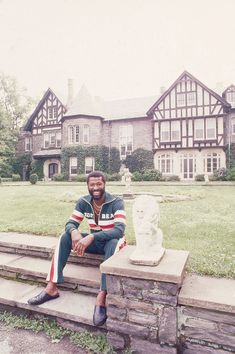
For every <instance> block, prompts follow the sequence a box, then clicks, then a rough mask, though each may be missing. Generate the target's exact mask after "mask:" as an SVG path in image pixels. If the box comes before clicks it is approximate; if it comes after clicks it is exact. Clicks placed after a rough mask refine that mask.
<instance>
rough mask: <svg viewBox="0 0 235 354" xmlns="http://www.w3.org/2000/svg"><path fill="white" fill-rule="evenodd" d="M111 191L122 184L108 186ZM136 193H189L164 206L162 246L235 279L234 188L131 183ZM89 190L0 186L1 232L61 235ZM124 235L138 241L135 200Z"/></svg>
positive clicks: (194, 267) (191, 267)
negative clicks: (187, 198)
mask: <svg viewBox="0 0 235 354" xmlns="http://www.w3.org/2000/svg"><path fill="white" fill-rule="evenodd" d="M107 190H108V191H109V192H111V193H120V194H121V193H122V192H123V191H124V187H123V186H120V185H118V184H117V185H115V184H113V183H112V184H107ZM132 191H133V193H135V192H142V193H144V192H154V193H159V194H164V195H169V194H171V195H172V194H174V195H175V194H176V195H187V196H190V197H191V200H185V201H181V202H167V203H161V204H160V210H161V222H160V227H161V229H162V231H163V235H164V246H165V247H166V248H172V249H182V250H187V251H189V252H190V258H189V262H188V265H187V270H188V271H190V272H195V273H198V274H204V275H211V276H216V277H230V278H235V254H234V249H235V186H234V185H230V186H227V185H226V186H225V185H224V186H223V185H209V186H201V185H190V184H189V185H184V186H183V185H180V184H177V185H174V186H173V185H163V184H161V183H155V184H153V183H151V184H147V183H146V184H144V185H143V184H142V183H139V184H138V183H135V184H133V186H132ZM86 193H87V190H86V186H85V185H84V184H80V183H76V184H72V183H61V184H60V183H50V184H44V183H39V184H37V185H30V184H28V183H21V184H20V183H18V184H4V183H2V184H1V185H0V201H1V203H0V231H16V232H26V233H35V234H41V235H53V236H58V235H59V234H60V233H61V232H62V231H63V230H64V224H65V222H66V221H67V219H68V218H69V216H70V215H71V212H72V210H73V207H74V203H75V201H76V200H77V199H78V197H79V196H81V195H84V194H86ZM125 204H126V210H127V229H126V236H127V239H128V241H129V243H130V244H133V243H134V231H133V225H132V202H130V201H127V202H126V203H125Z"/></svg>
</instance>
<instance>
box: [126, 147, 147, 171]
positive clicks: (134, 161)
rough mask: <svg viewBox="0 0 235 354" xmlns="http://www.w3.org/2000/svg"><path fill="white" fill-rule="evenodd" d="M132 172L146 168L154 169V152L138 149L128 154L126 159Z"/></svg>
mask: <svg viewBox="0 0 235 354" xmlns="http://www.w3.org/2000/svg"><path fill="white" fill-rule="evenodd" d="M124 163H125V165H126V167H128V168H129V170H130V172H135V171H139V172H144V171H145V170H148V169H149V170H151V169H154V165H153V152H152V151H150V150H146V149H142V148H139V149H136V150H134V151H133V153H132V155H128V156H127V157H126V160H125V161H124Z"/></svg>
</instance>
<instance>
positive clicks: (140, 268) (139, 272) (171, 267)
mask: <svg viewBox="0 0 235 354" xmlns="http://www.w3.org/2000/svg"><path fill="white" fill-rule="evenodd" d="M134 249H135V246H126V247H124V249H122V250H121V251H120V252H117V253H116V254H114V255H113V256H112V257H111V258H109V259H108V260H106V261H105V262H103V263H102V264H101V265H100V269H101V272H102V273H106V274H112V275H120V276H123V277H131V278H138V279H146V280H156V281H162V282H171V283H176V284H181V283H182V281H183V276H184V269H185V266H186V262H187V259H188V255H189V253H188V252H186V251H177V250H166V252H165V255H164V257H163V259H162V260H161V262H160V264H158V265H157V266H144V265H136V264H131V263H130V261H129V256H130V254H131V253H132V252H133V251H134Z"/></svg>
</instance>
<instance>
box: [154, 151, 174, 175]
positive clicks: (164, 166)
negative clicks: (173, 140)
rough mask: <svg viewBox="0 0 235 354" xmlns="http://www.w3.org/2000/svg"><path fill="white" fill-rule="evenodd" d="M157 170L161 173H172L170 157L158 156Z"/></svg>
mask: <svg viewBox="0 0 235 354" xmlns="http://www.w3.org/2000/svg"><path fill="white" fill-rule="evenodd" d="M158 170H159V171H160V172H162V173H172V171H173V159H172V156H171V155H165V154H164V155H160V156H158Z"/></svg>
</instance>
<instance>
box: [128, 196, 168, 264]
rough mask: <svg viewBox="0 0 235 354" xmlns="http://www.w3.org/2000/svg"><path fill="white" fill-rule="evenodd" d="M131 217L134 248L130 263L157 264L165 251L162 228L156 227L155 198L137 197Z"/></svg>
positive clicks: (158, 219)
mask: <svg viewBox="0 0 235 354" xmlns="http://www.w3.org/2000/svg"><path fill="white" fill-rule="evenodd" d="M132 217H133V224H134V231H135V238H136V248H135V251H134V252H133V253H132V254H131V256H130V261H131V263H135V264H143V265H157V264H158V263H159V262H160V260H161V258H162V257H163V255H164V252H165V249H164V248H163V247H162V241H163V234H162V230H161V229H160V228H159V227H158V224H159V221H160V209H159V204H158V202H157V199H156V198H155V197H153V196H148V195H142V196H139V197H137V198H136V199H135V202H134V205H133V211H132Z"/></svg>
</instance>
